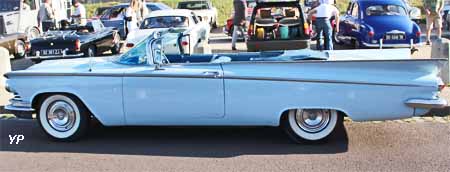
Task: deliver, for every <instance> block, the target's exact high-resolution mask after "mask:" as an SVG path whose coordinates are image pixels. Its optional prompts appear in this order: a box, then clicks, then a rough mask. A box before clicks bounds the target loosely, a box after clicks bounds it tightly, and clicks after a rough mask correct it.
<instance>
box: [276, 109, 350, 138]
mask: <svg viewBox="0 0 450 172" xmlns="http://www.w3.org/2000/svg"><path fill="white" fill-rule="evenodd" d="M282 125H283V128H284V130H285V131H286V133H287V134H288V136H289V137H290V138H291V139H292V140H293V141H295V142H296V143H305V142H316V141H322V140H326V139H327V138H328V137H329V136H330V135H332V133H333V132H335V128H337V126H341V125H343V116H342V115H340V114H339V113H338V112H337V111H336V110H330V109H295V110H289V112H288V114H287V115H286V116H285V117H284V119H283V121H282Z"/></svg>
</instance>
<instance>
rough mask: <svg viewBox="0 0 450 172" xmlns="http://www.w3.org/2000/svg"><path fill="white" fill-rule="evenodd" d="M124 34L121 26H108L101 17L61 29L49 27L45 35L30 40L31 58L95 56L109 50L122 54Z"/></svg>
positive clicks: (35, 59) (39, 59)
mask: <svg viewBox="0 0 450 172" xmlns="http://www.w3.org/2000/svg"><path fill="white" fill-rule="evenodd" d="M119 41H120V38H119V34H118V33H117V30H115V29H114V28H112V27H104V26H103V24H102V22H100V21H99V20H92V21H90V22H88V23H87V24H86V26H69V27H66V28H62V29H61V30H54V31H48V32H46V33H44V35H43V36H42V37H41V38H36V39H33V40H31V41H30V44H29V49H28V51H29V53H30V56H28V57H27V58H30V59H32V60H34V61H37V62H39V61H41V60H44V59H60V58H74V57H83V56H84V57H92V56H95V55H98V54H101V53H102V52H105V51H109V50H111V52H112V53H113V54H118V53H119V51H120V44H119Z"/></svg>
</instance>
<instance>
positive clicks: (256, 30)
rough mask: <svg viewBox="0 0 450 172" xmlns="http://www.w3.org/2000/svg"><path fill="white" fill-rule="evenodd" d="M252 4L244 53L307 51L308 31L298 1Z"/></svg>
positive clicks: (308, 42)
mask: <svg viewBox="0 0 450 172" xmlns="http://www.w3.org/2000/svg"><path fill="white" fill-rule="evenodd" d="M256 2H257V3H256V4H257V5H256V7H255V8H254V10H253V14H252V17H251V19H250V24H249V27H248V38H247V41H246V44H247V50H248V51H268V50H294V49H305V48H310V29H309V25H308V23H307V21H306V14H305V13H304V11H303V8H302V7H301V6H300V2H299V1H298V0H289V1H284V2H279V1H263V0H260V1H256ZM283 27H284V28H287V30H285V34H283V31H282V30H283V29H282V28H283ZM283 35H287V36H285V37H283Z"/></svg>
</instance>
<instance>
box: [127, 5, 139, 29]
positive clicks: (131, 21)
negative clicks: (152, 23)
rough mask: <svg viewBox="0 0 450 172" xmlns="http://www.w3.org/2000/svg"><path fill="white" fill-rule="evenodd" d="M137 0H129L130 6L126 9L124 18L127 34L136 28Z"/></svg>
mask: <svg viewBox="0 0 450 172" xmlns="http://www.w3.org/2000/svg"><path fill="white" fill-rule="evenodd" d="M138 11H139V0H131V2H130V6H129V7H128V8H127V9H126V12H125V20H126V21H127V34H128V33H130V32H132V31H134V30H137V29H139V28H138Z"/></svg>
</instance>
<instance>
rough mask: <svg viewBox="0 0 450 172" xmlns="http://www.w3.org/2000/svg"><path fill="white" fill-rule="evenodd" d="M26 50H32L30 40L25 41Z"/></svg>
mask: <svg viewBox="0 0 450 172" xmlns="http://www.w3.org/2000/svg"><path fill="white" fill-rule="evenodd" d="M25 51H26V52H30V51H31V43H30V42H25Z"/></svg>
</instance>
